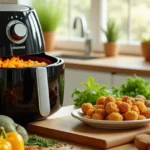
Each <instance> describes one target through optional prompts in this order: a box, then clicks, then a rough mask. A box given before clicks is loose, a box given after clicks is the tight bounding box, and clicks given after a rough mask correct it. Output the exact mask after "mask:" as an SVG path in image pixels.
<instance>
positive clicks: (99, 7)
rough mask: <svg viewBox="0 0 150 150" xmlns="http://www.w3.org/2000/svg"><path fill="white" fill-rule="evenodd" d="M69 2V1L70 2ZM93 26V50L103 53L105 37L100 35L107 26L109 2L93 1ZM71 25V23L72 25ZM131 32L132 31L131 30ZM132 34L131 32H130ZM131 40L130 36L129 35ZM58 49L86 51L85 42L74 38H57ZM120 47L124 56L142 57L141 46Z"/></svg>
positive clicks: (105, 0)
mask: <svg viewBox="0 0 150 150" xmlns="http://www.w3.org/2000/svg"><path fill="white" fill-rule="evenodd" d="M68 1H69V0H68ZM128 3H129V5H130V4H131V0H128ZM128 11H129V12H128V15H129V20H128V27H130V23H131V22H130V15H131V14H130V11H131V7H130V6H129V9H128ZM91 18H92V21H91V25H90V26H89V27H90V28H89V30H90V31H91V33H92V50H93V51H96V52H97V51H99V52H103V50H104V48H103V43H104V42H103V39H104V35H103V34H100V29H101V28H103V27H104V26H105V25H106V18H107V0H91ZM70 24H71V23H70ZM129 30H130V29H129ZM128 32H130V31H128ZM128 37H129V38H130V34H129V35H128ZM56 39H57V40H56V49H65V50H80V51H83V50H84V42H85V41H84V40H83V39H82V40H81V39H78V40H77V39H74V38H73V37H71V38H70V39H69V38H63V37H57V38H56ZM119 45H120V53H123V54H132V55H141V50H140V45H139V44H134V43H129V42H128V44H122V43H119Z"/></svg>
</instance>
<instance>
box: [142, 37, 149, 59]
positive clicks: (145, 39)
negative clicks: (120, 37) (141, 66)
mask: <svg viewBox="0 0 150 150" xmlns="http://www.w3.org/2000/svg"><path fill="white" fill-rule="evenodd" d="M141 50H142V55H143V56H144V58H145V60H146V61H150V36H142V37H141Z"/></svg>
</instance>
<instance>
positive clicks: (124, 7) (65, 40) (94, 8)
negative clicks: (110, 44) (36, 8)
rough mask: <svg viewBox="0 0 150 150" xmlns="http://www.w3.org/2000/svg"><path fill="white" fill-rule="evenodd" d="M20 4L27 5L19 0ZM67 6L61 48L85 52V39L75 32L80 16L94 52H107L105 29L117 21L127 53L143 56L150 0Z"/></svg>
mask: <svg viewBox="0 0 150 150" xmlns="http://www.w3.org/2000/svg"><path fill="white" fill-rule="evenodd" d="M28 1H30V0H28ZM19 3H20V4H23V3H25V2H24V1H23V0H19ZM63 5H64V11H65V16H64V19H63V22H62V24H61V25H60V27H59V28H58V29H57V47H58V48H64V49H70V50H71V49H79V50H82V49H84V38H81V37H80V34H77V31H75V30H74V29H73V22H74V19H75V16H77V15H78V14H83V15H84V16H85V18H86V21H87V24H88V29H89V31H90V32H91V36H92V46H93V50H97V51H102V50H103V43H104V42H105V41H106V40H105V37H104V34H103V33H102V31H101V28H102V27H103V28H104V27H105V26H106V22H107V18H114V19H115V20H116V22H117V24H118V26H119V27H120V38H119V41H118V42H119V44H120V45H121V52H123V53H134V54H135V53H140V46H139V45H140V38H141V35H143V34H149V33H150V27H149V26H150V9H149V8H150V2H149V0H144V1H141V0H119V1H118V0H82V1H81V0H63ZM79 30H80V28H79ZM78 33H80V31H78ZM149 35H150V34H149Z"/></svg>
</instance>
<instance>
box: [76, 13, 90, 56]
mask: <svg viewBox="0 0 150 150" xmlns="http://www.w3.org/2000/svg"><path fill="white" fill-rule="evenodd" d="M78 20H79V21H80V22H81V37H85V55H88V56H89V55H90V54H91V51H92V48H91V44H92V39H91V35H90V32H89V31H88V30H87V23H86V19H85V17H84V16H83V15H79V16H76V17H75V20H74V24H73V28H74V29H76V28H77V21H78Z"/></svg>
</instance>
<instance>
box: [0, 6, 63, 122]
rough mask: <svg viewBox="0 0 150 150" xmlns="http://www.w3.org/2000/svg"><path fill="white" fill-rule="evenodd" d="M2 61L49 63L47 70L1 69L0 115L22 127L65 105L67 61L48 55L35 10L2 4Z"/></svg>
mask: <svg viewBox="0 0 150 150" xmlns="http://www.w3.org/2000/svg"><path fill="white" fill-rule="evenodd" d="M0 20H1V21H0V57H1V58H2V59H7V58H11V57H13V56H19V57H20V58H22V59H34V60H37V61H46V62H47V63H48V65H47V66H45V67H26V68H0V114H4V115H8V116H10V117H12V118H13V119H14V120H15V121H17V122H18V123H21V124H24V123H25V124H26V123H28V122H30V121H34V120H38V119H44V118H47V117H48V116H49V115H50V114H52V113H54V112H55V111H57V110H58V109H59V108H60V107H61V105H62V103H63V93H64V61H63V60H62V59H58V58H57V57H53V56H49V55H46V54H45V53H44V50H45V46H44V41H43V35H42V32H41V27H40V24H39V21H38V18H37V15H36V12H35V10H33V9H31V8H30V7H27V6H22V5H15V4H0Z"/></svg>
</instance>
